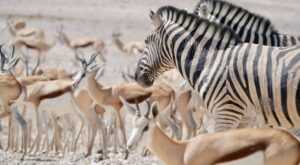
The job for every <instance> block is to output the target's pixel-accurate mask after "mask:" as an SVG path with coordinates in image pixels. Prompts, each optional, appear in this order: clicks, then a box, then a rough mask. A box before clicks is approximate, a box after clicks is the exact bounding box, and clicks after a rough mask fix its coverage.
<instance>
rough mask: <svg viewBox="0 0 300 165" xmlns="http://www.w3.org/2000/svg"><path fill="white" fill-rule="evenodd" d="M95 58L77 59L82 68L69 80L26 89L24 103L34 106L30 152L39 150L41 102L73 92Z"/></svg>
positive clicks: (36, 84)
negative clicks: (32, 138) (35, 128)
mask: <svg viewBox="0 0 300 165" xmlns="http://www.w3.org/2000/svg"><path fill="white" fill-rule="evenodd" d="M95 58H96V55H93V56H91V57H90V59H89V60H88V61H85V60H83V59H81V58H80V57H78V58H77V59H78V60H79V61H80V62H81V64H82V68H81V70H80V71H79V72H78V73H77V74H76V75H75V76H74V77H72V78H71V79H70V78H69V79H68V78H66V79H59V80H53V81H43V82H42V81H40V82H37V83H35V84H33V85H31V86H28V87H27V88H28V89H29V90H28V91H29V93H28V97H27V98H26V101H28V102H30V103H31V104H32V105H33V106H34V109H35V110H36V121H37V136H36V138H35V140H34V143H33V145H32V146H31V151H32V150H33V148H34V147H35V146H36V151H35V152H37V151H38V150H39V148H40V142H41V141H40V139H41V132H42V130H41V125H40V124H41V123H40V118H39V111H38V108H39V105H40V104H41V102H42V101H43V100H46V99H51V98H56V97H58V96H61V95H63V94H65V93H67V92H73V91H74V90H75V88H76V87H77V86H78V85H79V83H80V82H81V80H82V79H83V77H84V76H85V75H86V72H88V71H89V70H90V69H91V65H93V63H94V60H95Z"/></svg>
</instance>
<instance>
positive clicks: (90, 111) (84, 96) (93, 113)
mask: <svg viewBox="0 0 300 165" xmlns="http://www.w3.org/2000/svg"><path fill="white" fill-rule="evenodd" d="M74 95H75V96H72V97H73V100H74V103H75V104H76V105H77V107H78V108H79V111H81V113H82V114H83V115H84V117H85V119H86V121H87V123H88V145H87V153H86V155H85V156H86V157H87V156H89V155H91V153H92V149H93V144H94V141H95V137H96V135H97V131H98V128H99V129H100V131H101V135H102V144H103V147H102V148H103V150H102V153H103V156H104V157H106V156H107V155H106V137H105V136H106V134H105V130H104V126H103V122H101V121H100V120H99V118H98V115H97V114H99V115H103V113H104V111H105V110H104V109H103V108H102V107H101V106H100V105H95V104H93V102H94V101H93V99H92V98H91V96H90V95H89V93H88V91H86V90H80V91H79V92H78V93H75V94H74Z"/></svg>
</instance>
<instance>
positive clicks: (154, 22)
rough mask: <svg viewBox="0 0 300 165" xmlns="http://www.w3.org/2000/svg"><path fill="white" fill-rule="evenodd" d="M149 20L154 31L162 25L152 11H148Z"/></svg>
mask: <svg viewBox="0 0 300 165" xmlns="http://www.w3.org/2000/svg"><path fill="white" fill-rule="evenodd" d="M150 19H151V20H152V24H153V25H154V27H155V29H158V28H159V27H160V26H161V25H162V24H163V21H162V19H161V17H160V16H159V15H158V14H157V13H155V12H154V11H153V10H151V11H150Z"/></svg>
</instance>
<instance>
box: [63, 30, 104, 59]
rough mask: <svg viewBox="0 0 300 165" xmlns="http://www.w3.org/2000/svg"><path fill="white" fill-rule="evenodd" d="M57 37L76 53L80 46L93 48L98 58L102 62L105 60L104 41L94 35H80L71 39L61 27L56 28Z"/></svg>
mask: <svg viewBox="0 0 300 165" xmlns="http://www.w3.org/2000/svg"><path fill="white" fill-rule="evenodd" d="M58 39H59V40H60V41H61V42H62V43H64V44H65V45H66V46H67V47H68V48H70V49H71V50H73V51H74V53H78V50H79V49H80V48H93V49H94V50H95V52H96V54H97V55H99V57H100V59H101V60H102V61H103V62H106V58H105V57H104V54H105V53H106V45H105V42H104V41H102V40H100V39H98V38H94V37H81V38H78V39H74V40H71V39H70V38H69V37H68V36H67V35H66V33H65V32H63V28H62V27H61V28H60V29H59V30H58Z"/></svg>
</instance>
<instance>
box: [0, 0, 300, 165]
mask: <svg viewBox="0 0 300 165" xmlns="http://www.w3.org/2000/svg"><path fill="white" fill-rule="evenodd" d="M230 1H232V2H235V3H238V4H240V5H241V6H244V7H247V8H248V9H249V10H252V11H256V12H257V13H259V14H261V15H264V16H266V17H268V18H270V19H271V20H272V21H273V23H274V24H275V25H276V27H277V28H278V29H279V30H280V31H282V32H286V33H288V34H294V35H300V19H299V15H300V10H299V9H300V1H299V0H285V1H282V0H263V1H262V0H251V1H250V0H230ZM196 2H197V0H184V1H183V0H147V1H142V0H0V29H1V27H2V26H4V25H5V20H6V18H7V17H8V16H18V17H23V18H26V19H27V20H28V23H29V25H30V26H35V27H40V28H43V29H45V30H46V32H47V37H49V38H50V40H54V39H55V38H54V36H55V32H56V29H57V28H58V27H59V26H60V25H64V27H65V31H66V32H67V33H68V34H69V35H70V36H71V37H79V36H98V37H99V38H101V39H103V40H104V41H105V42H106V44H107V45H108V52H107V57H108V67H107V68H106V74H105V76H104V77H103V78H102V79H101V81H103V82H104V83H105V84H107V85H112V84H115V83H118V82H120V81H121V78H120V74H119V71H120V70H122V69H123V68H125V67H126V66H128V65H132V63H133V62H135V61H136V59H135V58H134V57H132V58H128V57H125V56H123V55H122V54H121V53H120V52H119V51H118V50H116V48H115V47H114V46H113V45H112V40H111V35H112V33H113V32H122V33H123V37H122V38H123V39H124V40H125V41H130V40H143V39H144V37H145V36H146V35H147V34H148V32H149V31H150V30H151V25H150V22H149V18H148V13H149V10H150V9H154V10H155V9H157V8H158V7H160V6H162V5H167V4H168V5H175V6H177V7H181V8H187V9H193V8H194V5H195V3H196ZM0 36H1V37H0V42H5V41H7V40H8V34H7V33H5V32H3V33H1V34H0ZM71 56H72V53H71V52H70V51H69V50H68V49H66V48H64V47H62V46H61V45H59V44H57V45H56V47H55V48H54V49H52V50H51V51H50V52H49V53H48V56H47V64H46V65H47V67H64V68H66V69H69V70H70V68H71V69H72V67H70V66H72V65H71V62H70V61H69V59H70V57H71ZM0 92H1V91H0ZM62 98H64V99H61V98H59V99H54V100H51V101H47V102H45V103H43V105H42V109H63V108H64V107H66V106H70V104H63V103H68V98H67V96H65V97H62ZM18 163H19V161H18V155H12V154H8V153H4V152H0V164H18ZM23 163H24V164H93V158H89V159H84V158H83V157H82V155H80V154H79V155H70V156H68V157H67V158H65V159H58V158H57V157H44V156H38V157H34V158H28V159H26V161H25V162H23ZM98 163H99V164H116V165H117V164H128V165H129V164H130V165H135V164H136V165H147V164H149V165H150V164H158V161H157V160H156V159H155V158H152V157H150V158H141V157H140V156H137V155H133V156H130V158H129V160H128V161H122V159H120V158H119V157H118V155H115V156H114V157H113V158H112V159H110V160H106V161H103V162H98ZM249 163H250V164H252V163H251V162H249Z"/></svg>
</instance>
